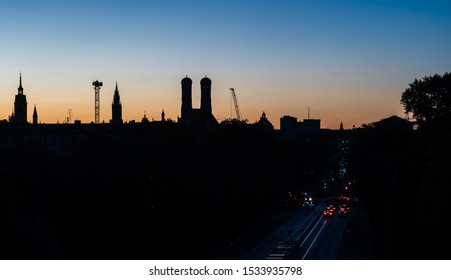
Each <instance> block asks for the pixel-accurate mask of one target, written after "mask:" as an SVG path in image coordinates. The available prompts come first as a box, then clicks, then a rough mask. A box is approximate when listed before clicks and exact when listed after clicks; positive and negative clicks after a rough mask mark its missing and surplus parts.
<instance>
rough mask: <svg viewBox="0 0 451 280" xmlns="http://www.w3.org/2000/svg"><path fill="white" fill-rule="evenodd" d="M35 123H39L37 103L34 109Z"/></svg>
mask: <svg viewBox="0 0 451 280" xmlns="http://www.w3.org/2000/svg"><path fill="white" fill-rule="evenodd" d="M33 124H38V111H36V104H35V105H34V110H33Z"/></svg>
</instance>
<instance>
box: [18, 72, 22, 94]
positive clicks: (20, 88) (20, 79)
mask: <svg viewBox="0 0 451 280" xmlns="http://www.w3.org/2000/svg"><path fill="white" fill-rule="evenodd" d="M17 92H18V94H23V87H22V72H20V76H19V88H18V89H17Z"/></svg>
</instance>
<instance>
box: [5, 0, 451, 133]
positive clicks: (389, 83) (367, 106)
mask: <svg viewBox="0 0 451 280" xmlns="http://www.w3.org/2000/svg"><path fill="white" fill-rule="evenodd" d="M449 14H451V13H450V6H449V4H448V3H444V2H443V1H428V2H427V3H426V2H425V3H419V2H415V3H411V2H409V1H395V2H391V1H382V2H378V3H377V4H376V3H370V2H365V1H363V2H359V3H355V2H346V3H336V2H335V1H324V2H322V3H315V2H312V3H298V2H292V1H282V2H278V3H270V2H265V3H260V5H259V6H258V7H255V6H254V5H253V4H251V3H243V2H240V1H232V2H231V1H227V2H224V1H216V2H215V3H202V4H201V3H197V2H196V3H190V4H187V3H183V2H181V1H174V3H172V4H169V3H159V4H156V3H145V2H143V1H131V2H127V4H125V3H120V2H117V3H116V2H115V3H110V4H108V5H106V4H105V3H104V2H102V1H91V2H87V1H78V2H77V3H59V4H58V5H54V3H52V1H42V2H40V4H39V5H37V4H36V3H33V2H31V1H27V2H11V3H7V4H5V5H4V6H3V8H2V11H0V23H1V25H2V26H3V29H2V32H3V33H2V34H3V37H4V41H5V42H6V43H5V46H4V47H3V49H2V54H1V55H2V67H1V69H0V77H1V81H0V119H2V120H3V119H8V116H9V115H10V114H11V111H12V108H11V106H12V105H11V103H12V102H13V98H14V97H13V96H12V95H13V94H14V93H15V92H16V89H17V75H18V73H19V72H22V74H23V75H24V77H26V83H25V84H24V87H25V88H26V90H27V99H28V100H27V101H28V103H29V105H30V106H33V105H34V104H36V105H37V110H38V113H39V118H40V120H41V122H43V123H56V122H57V121H59V122H63V121H64V120H65V119H66V117H67V110H68V109H71V110H72V114H73V118H74V119H79V120H81V121H82V122H83V123H88V122H91V121H93V120H94V119H93V113H92V110H93V109H92V108H93V107H92V106H93V105H92V103H93V99H94V97H93V91H92V86H91V82H92V81H94V80H96V79H98V80H100V81H102V82H103V83H104V86H103V87H102V89H101V93H102V94H101V95H100V104H101V106H100V110H101V111H100V116H101V117H102V118H103V119H102V120H101V122H103V121H105V122H108V121H109V119H110V118H111V116H110V108H109V106H110V103H111V98H112V97H111V95H112V94H113V93H114V89H115V84H116V81H117V82H118V84H119V86H120V89H121V93H122V98H121V102H122V104H123V106H124V112H123V118H124V121H130V120H135V121H139V120H141V118H142V117H143V115H144V112H146V116H147V117H148V119H149V120H152V119H159V118H160V114H161V111H162V110H163V109H164V111H165V115H166V118H170V119H173V120H176V119H177V117H178V116H179V114H180V100H179V81H180V79H181V78H182V77H184V76H185V75H188V76H190V78H191V79H193V81H195V83H197V81H200V79H202V78H203V77H204V76H205V75H207V76H208V77H210V78H211V79H212V80H213V81H214V83H213V85H212V86H213V88H212V93H213V96H212V98H213V100H214V103H212V106H213V109H214V112H213V113H214V116H215V118H216V119H218V120H222V119H226V118H230V117H233V105H232V97H231V95H230V92H229V88H234V89H235V91H236V96H237V99H238V101H239V104H240V109H241V111H242V115H243V117H244V118H246V119H248V120H249V121H250V122H255V121H257V120H258V119H259V118H260V116H261V114H262V112H263V111H264V112H265V113H266V116H267V118H268V120H269V121H270V122H271V123H273V124H274V125H275V128H278V125H279V124H278V122H279V118H280V117H281V116H283V115H290V116H296V117H298V118H299V119H305V118H307V116H308V108H310V115H311V118H315V119H321V120H322V123H321V125H322V127H323V128H330V129H337V128H338V127H339V125H340V123H343V124H344V126H345V128H351V127H353V126H355V127H360V126H361V125H362V124H365V123H369V122H372V121H376V120H380V119H382V118H385V117H387V116H389V115H391V114H392V113H394V114H396V115H398V116H401V117H402V116H403V115H404V112H403V108H402V106H401V105H400V103H399V95H400V93H401V92H402V91H403V90H404V89H405V88H406V86H407V85H408V83H409V82H410V81H412V80H413V79H414V78H416V77H423V76H425V75H428V74H430V73H443V72H446V71H447V70H448V69H449V61H450V60H451V59H450V57H449V55H450V54H449V52H448V50H449V48H450V45H451V43H450V41H449V36H447V34H449V26H451V24H450V20H451V19H450V16H449ZM199 102H200V91H199V89H198V88H196V87H194V88H193V105H194V107H195V108H198V107H200V104H199ZM125 108H127V109H126V110H125ZM40 112H41V113H40ZM31 113H32V111H31V110H29V112H28V114H29V115H31ZM29 121H31V119H30V120H29Z"/></svg>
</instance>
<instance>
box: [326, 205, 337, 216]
mask: <svg viewBox="0 0 451 280" xmlns="http://www.w3.org/2000/svg"><path fill="white" fill-rule="evenodd" d="M334 212H335V209H334V207H332V206H330V205H329V206H327V207H326V208H325V209H324V210H323V216H324V217H332V216H333V215H334Z"/></svg>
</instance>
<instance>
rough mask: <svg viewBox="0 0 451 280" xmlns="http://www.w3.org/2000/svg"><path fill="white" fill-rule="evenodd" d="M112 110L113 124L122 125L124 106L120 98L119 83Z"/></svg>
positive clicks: (115, 91)
mask: <svg viewBox="0 0 451 280" xmlns="http://www.w3.org/2000/svg"><path fill="white" fill-rule="evenodd" d="M111 110H112V119H111V123H114V124H121V123H122V105H121V97H120V96H119V90H118V89H117V82H116V89H115V90H114V96H113V104H112V105H111Z"/></svg>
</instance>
